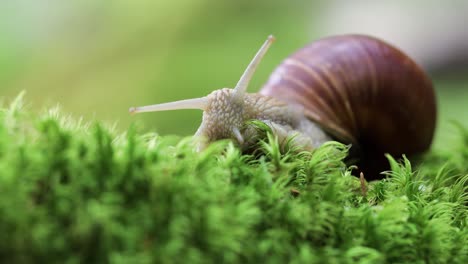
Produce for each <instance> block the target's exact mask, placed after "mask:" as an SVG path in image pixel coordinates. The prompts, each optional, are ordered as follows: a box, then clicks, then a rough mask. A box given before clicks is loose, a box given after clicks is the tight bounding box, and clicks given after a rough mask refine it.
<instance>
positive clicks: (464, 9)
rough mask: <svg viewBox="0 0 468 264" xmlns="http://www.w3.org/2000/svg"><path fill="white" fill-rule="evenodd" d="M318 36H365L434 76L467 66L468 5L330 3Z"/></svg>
mask: <svg viewBox="0 0 468 264" xmlns="http://www.w3.org/2000/svg"><path fill="white" fill-rule="evenodd" d="M323 7H324V10H323V12H321V14H320V16H319V17H318V18H317V19H314V21H318V22H315V23H319V25H314V28H313V32H317V33H318V36H325V35H333V34H342V33H364V34H369V35H373V36H377V37H380V38H382V39H384V40H386V41H388V42H390V43H392V44H394V45H396V46H398V47H399V48H401V49H402V50H404V51H405V52H406V53H407V54H409V55H410V56H411V57H413V58H414V59H415V60H416V61H417V62H418V63H419V64H420V65H422V66H423V67H424V68H425V69H427V70H429V71H431V72H439V71H447V70H452V69H458V68H459V67H464V68H466V67H467V66H468V1H462V0H459V1H458V0H456V1H434V0H428V1H420V0H414V1H402V0H396V1H371V0H358V1H341V0H334V1H329V2H328V3H327V4H326V5H324V6H323Z"/></svg>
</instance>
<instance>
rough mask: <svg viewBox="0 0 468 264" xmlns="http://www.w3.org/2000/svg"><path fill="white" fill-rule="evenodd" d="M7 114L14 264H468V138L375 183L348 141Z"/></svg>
mask: <svg viewBox="0 0 468 264" xmlns="http://www.w3.org/2000/svg"><path fill="white" fill-rule="evenodd" d="M22 104H23V101H22V99H21V97H18V98H17V99H16V100H15V101H14V102H12V103H11V104H10V105H9V106H6V107H3V108H2V109H1V110H0V236H1V239H0V262H1V263H108V262H109V263H238V262H242V263H265V262H268V263H286V262H287V263H355V262H360V263H468V229H467V228H466V225H467V215H468V213H467V205H468V194H467V189H468V187H467V185H468V131H467V130H466V129H464V128H463V127H461V126H460V127H459V129H458V134H459V135H458V140H457V141H456V142H453V143H452V144H453V145H452V146H448V148H447V151H432V152H429V153H427V154H426V155H425V156H424V157H423V158H422V160H421V161H419V162H418V163H417V164H416V163H413V164H412V163H411V162H410V161H408V160H407V159H406V158H404V157H403V158H392V157H390V156H389V157H388V160H389V162H390V165H391V171H388V172H385V175H386V176H385V178H384V179H383V180H380V181H373V182H369V183H365V182H361V181H360V179H358V178H356V177H354V176H352V175H351V170H352V167H347V166H346V165H345V164H344V162H343V160H344V158H345V157H346V155H347V150H348V148H347V146H344V145H342V144H339V143H336V142H330V143H328V144H326V145H324V146H323V147H321V148H319V149H316V150H315V151H314V152H312V153H309V152H294V151H291V150H281V149H280V147H279V146H278V143H277V141H276V140H275V138H274V137H273V136H272V135H271V134H268V135H269V136H268V137H266V139H265V140H264V141H262V142H261V143H260V144H259V146H258V151H257V152H256V153H255V155H242V154H241V153H240V152H239V150H238V149H237V148H236V147H235V146H234V145H233V144H232V143H231V142H229V141H220V142H217V143H215V144H212V145H211V146H210V147H209V148H208V149H206V150H205V151H203V152H201V153H197V152H195V151H194V148H193V145H192V142H191V141H192V140H191V138H177V137H169V136H158V135H156V134H139V133H138V131H137V129H135V128H134V127H131V128H129V129H128V131H126V132H125V133H123V134H121V133H117V132H114V131H113V130H112V129H111V128H109V127H106V126H105V125H103V124H102V123H100V122H95V123H91V124H89V123H85V122H83V121H80V120H77V119H72V118H69V117H66V116H64V115H63V114H61V113H59V112H58V111H57V110H49V111H47V112H45V113H43V114H31V113H29V112H28V111H27V110H24V109H23V108H22Z"/></svg>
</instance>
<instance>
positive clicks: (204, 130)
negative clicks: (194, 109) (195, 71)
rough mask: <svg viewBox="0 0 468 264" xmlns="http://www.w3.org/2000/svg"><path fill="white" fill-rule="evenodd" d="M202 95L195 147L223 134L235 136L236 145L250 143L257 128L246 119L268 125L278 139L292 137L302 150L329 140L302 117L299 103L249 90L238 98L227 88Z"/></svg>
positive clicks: (202, 145) (280, 140) (227, 136)
mask: <svg viewBox="0 0 468 264" xmlns="http://www.w3.org/2000/svg"><path fill="white" fill-rule="evenodd" d="M206 98H207V99H208V105H207V107H206V109H205V111H204V112H203V120H202V123H201V125H200V127H199V128H198V130H197V133H196V134H195V135H196V137H198V138H200V146H199V149H203V148H204V147H205V146H206V144H208V143H210V142H212V141H215V140H219V139H227V138H232V139H235V140H236V141H237V143H239V145H240V146H243V145H246V144H247V145H248V144H251V143H252V142H251V141H250V140H249V139H251V138H255V137H256V133H257V130H256V129H253V128H252V127H249V126H248V125H247V123H248V121H250V120H259V121H262V122H264V123H265V124H266V125H268V126H269V127H270V128H271V130H272V132H273V133H274V134H275V135H276V136H277V137H278V141H279V142H286V141H287V139H288V138H290V137H294V144H295V145H296V146H297V147H299V148H300V149H303V150H311V149H313V148H316V147H318V146H320V145H321V144H323V143H324V142H326V141H329V140H331V139H330V137H328V136H327V135H326V134H325V133H324V132H323V131H322V130H321V129H320V128H319V127H318V126H317V125H316V124H314V123H313V122H312V121H310V120H309V119H307V118H306V117H305V115H304V111H303V110H304V109H303V107H301V106H299V105H294V104H287V103H284V102H281V101H279V100H278V99H276V98H273V97H269V96H262V95H260V94H249V93H247V94H244V96H243V99H242V100H238V98H237V97H236V96H234V90H233V89H229V88H224V89H220V90H216V91H214V92H212V93H211V94H209V95H208V96H207V97H206Z"/></svg>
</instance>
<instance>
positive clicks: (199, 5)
mask: <svg viewBox="0 0 468 264" xmlns="http://www.w3.org/2000/svg"><path fill="white" fill-rule="evenodd" d="M466 14H468V1H450V2H444V3H442V1H387V2H383V1H379V2H377V1H352V2H351V1H338V0H335V1H299V0H292V1H274V0H259V1H250V0H237V1H215V0H197V1H194V0H179V1H169V0H158V1H152V0H133V1H128V0H113V1H96V0H68V1H63V0H15V1H0V97H1V98H2V100H3V101H5V100H9V99H11V98H13V97H15V96H16V95H17V94H18V93H19V92H20V91H22V90H25V91H26V101H27V102H28V103H30V108H31V109H33V110H34V111H40V110H41V109H44V108H47V107H51V106H55V105H57V104H59V105H60V106H61V108H62V109H63V111H65V112H68V113H72V115H73V116H75V117H80V116H84V118H85V120H93V119H98V120H104V121H105V122H108V123H111V124H113V123H116V124H117V127H118V129H119V130H122V131H124V130H125V129H126V128H127V127H128V126H129V125H130V124H131V123H139V124H140V127H142V130H144V131H157V132H158V133H160V134H177V135H182V136H185V135H191V134H193V133H194V132H195V131H196V129H197V128H198V125H199V123H200V121H201V112H200V111H196V110H181V111H174V112H160V113H146V114H141V115H135V116H130V115H129V114H128V108H129V107H130V106H138V105H147V104H154V103H161V102H167V101H173V100H179V99H185V98H192V97H200V96H204V95H206V94H208V93H210V92H211V91H213V90H214V89H218V88H223V87H233V86H234V85H235V84H236V82H237V81H238V79H239V77H240V75H241V74H242V72H243V71H244V69H245V67H246V65H247V64H248V63H249V61H250V59H251V58H252V56H253V55H254V54H255V52H256V51H257V49H258V48H259V47H260V45H261V44H262V43H263V41H264V40H265V38H266V36H267V35H269V34H274V35H275V36H276V39H277V41H276V42H275V44H274V45H273V46H272V48H271V49H270V51H269V53H268V54H267V56H266V58H265V59H264V61H263V62H262V64H261V67H260V69H259V70H258V72H257V74H256V75H255V77H254V80H253V82H252V83H251V85H250V87H249V91H250V92H255V91H258V89H259V88H260V87H261V85H262V84H263V83H264V82H265V81H266V80H267V78H268V76H269V74H270V73H271V72H272V70H273V69H274V68H275V66H276V65H278V64H279V63H280V62H281V61H282V60H283V59H284V58H286V57H287V56H288V55H289V54H291V53H292V52H294V51H295V50H297V49H298V48H300V47H302V46H304V45H305V44H307V43H309V42H311V41H313V40H315V39H318V38H322V37H324V36H327V35H332V34H338V33H367V34H372V35H375V36H378V37H381V38H383V39H385V40H387V41H388V42H390V43H392V44H394V45H396V46H398V47H400V48H401V49H403V50H404V51H405V52H406V53H408V54H410V55H411V56H412V57H413V58H414V59H415V60H416V61H417V62H419V63H420V64H421V65H422V66H423V67H424V68H425V69H427V70H428V71H429V73H430V75H431V77H432V78H433V80H434V83H435V86H436V89H437V95H438V101H439V102H438V103H439V124H438V132H437V140H436V145H438V146H442V145H443V144H444V142H445V140H449V139H450V137H451V135H452V133H453V132H454V131H455V129H454V128H453V126H452V125H451V124H450V122H451V121H452V120H456V121H458V122H461V123H462V124H465V125H466V126H468V106H467V105H468V87H467V86H468V30H467V29H466V27H467V26H468V18H467V17H468V16H467V15H466Z"/></svg>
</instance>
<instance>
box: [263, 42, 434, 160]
mask: <svg viewBox="0 0 468 264" xmlns="http://www.w3.org/2000/svg"><path fill="white" fill-rule="evenodd" d="M260 93H261V94H263V95H268V96H273V97H276V98H278V99H281V100H284V101H287V102H289V103H297V104H301V105H303V106H304V108H305V109H306V110H305V111H306V113H305V114H306V116H307V117H308V118H310V119H312V120H313V121H315V122H317V123H318V124H319V125H320V126H321V127H322V128H323V129H324V130H326V131H327V132H329V133H330V134H331V135H332V136H334V137H335V138H337V139H339V140H341V141H343V142H345V143H353V144H357V145H358V146H359V147H360V148H361V149H370V151H371V153H372V154H367V155H374V154H375V153H382V154H383V153H390V154H392V155H400V154H408V155H411V154H415V153H420V152H422V151H425V150H426V149H428V148H429V147H430V145H431V142H432V138H433V134H434V129H435V122H436V102H435V95H434V90H433V87H432V83H431V81H430V79H429V78H428V77H427V76H426V74H425V73H424V72H423V70H422V69H421V68H420V67H419V66H418V65H417V64H416V63H415V62H414V61H413V60H411V59H410V58H409V57H408V56H406V55H405V54H404V53H403V52H401V51H400V50H398V49H397V48H395V47H393V46H392V45H390V44H388V43H386V42H384V41H382V40H379V39H377V38H373V37H369V36H364V35H343V36H334V37H328V38H324V39H321V40H318V41H315V42H313V43H311V44H310V45H307V46H306V47H304V48H302V49H300V50H299V51H297V52H296V53H294V54H293V55H291V56H289V57H288V58H287V59H286V60H284V61H283V62H282V63H281V64H280V65H279V66H278V67H277V68H276V70H275V71H274V72H273V73H272V75H271V77H270V79H269V80H268V82H267V83H266V84H265V86H264V87H263V88H262V89H261V91H260ZM382 156H383V155H382Z"/></svg>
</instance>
